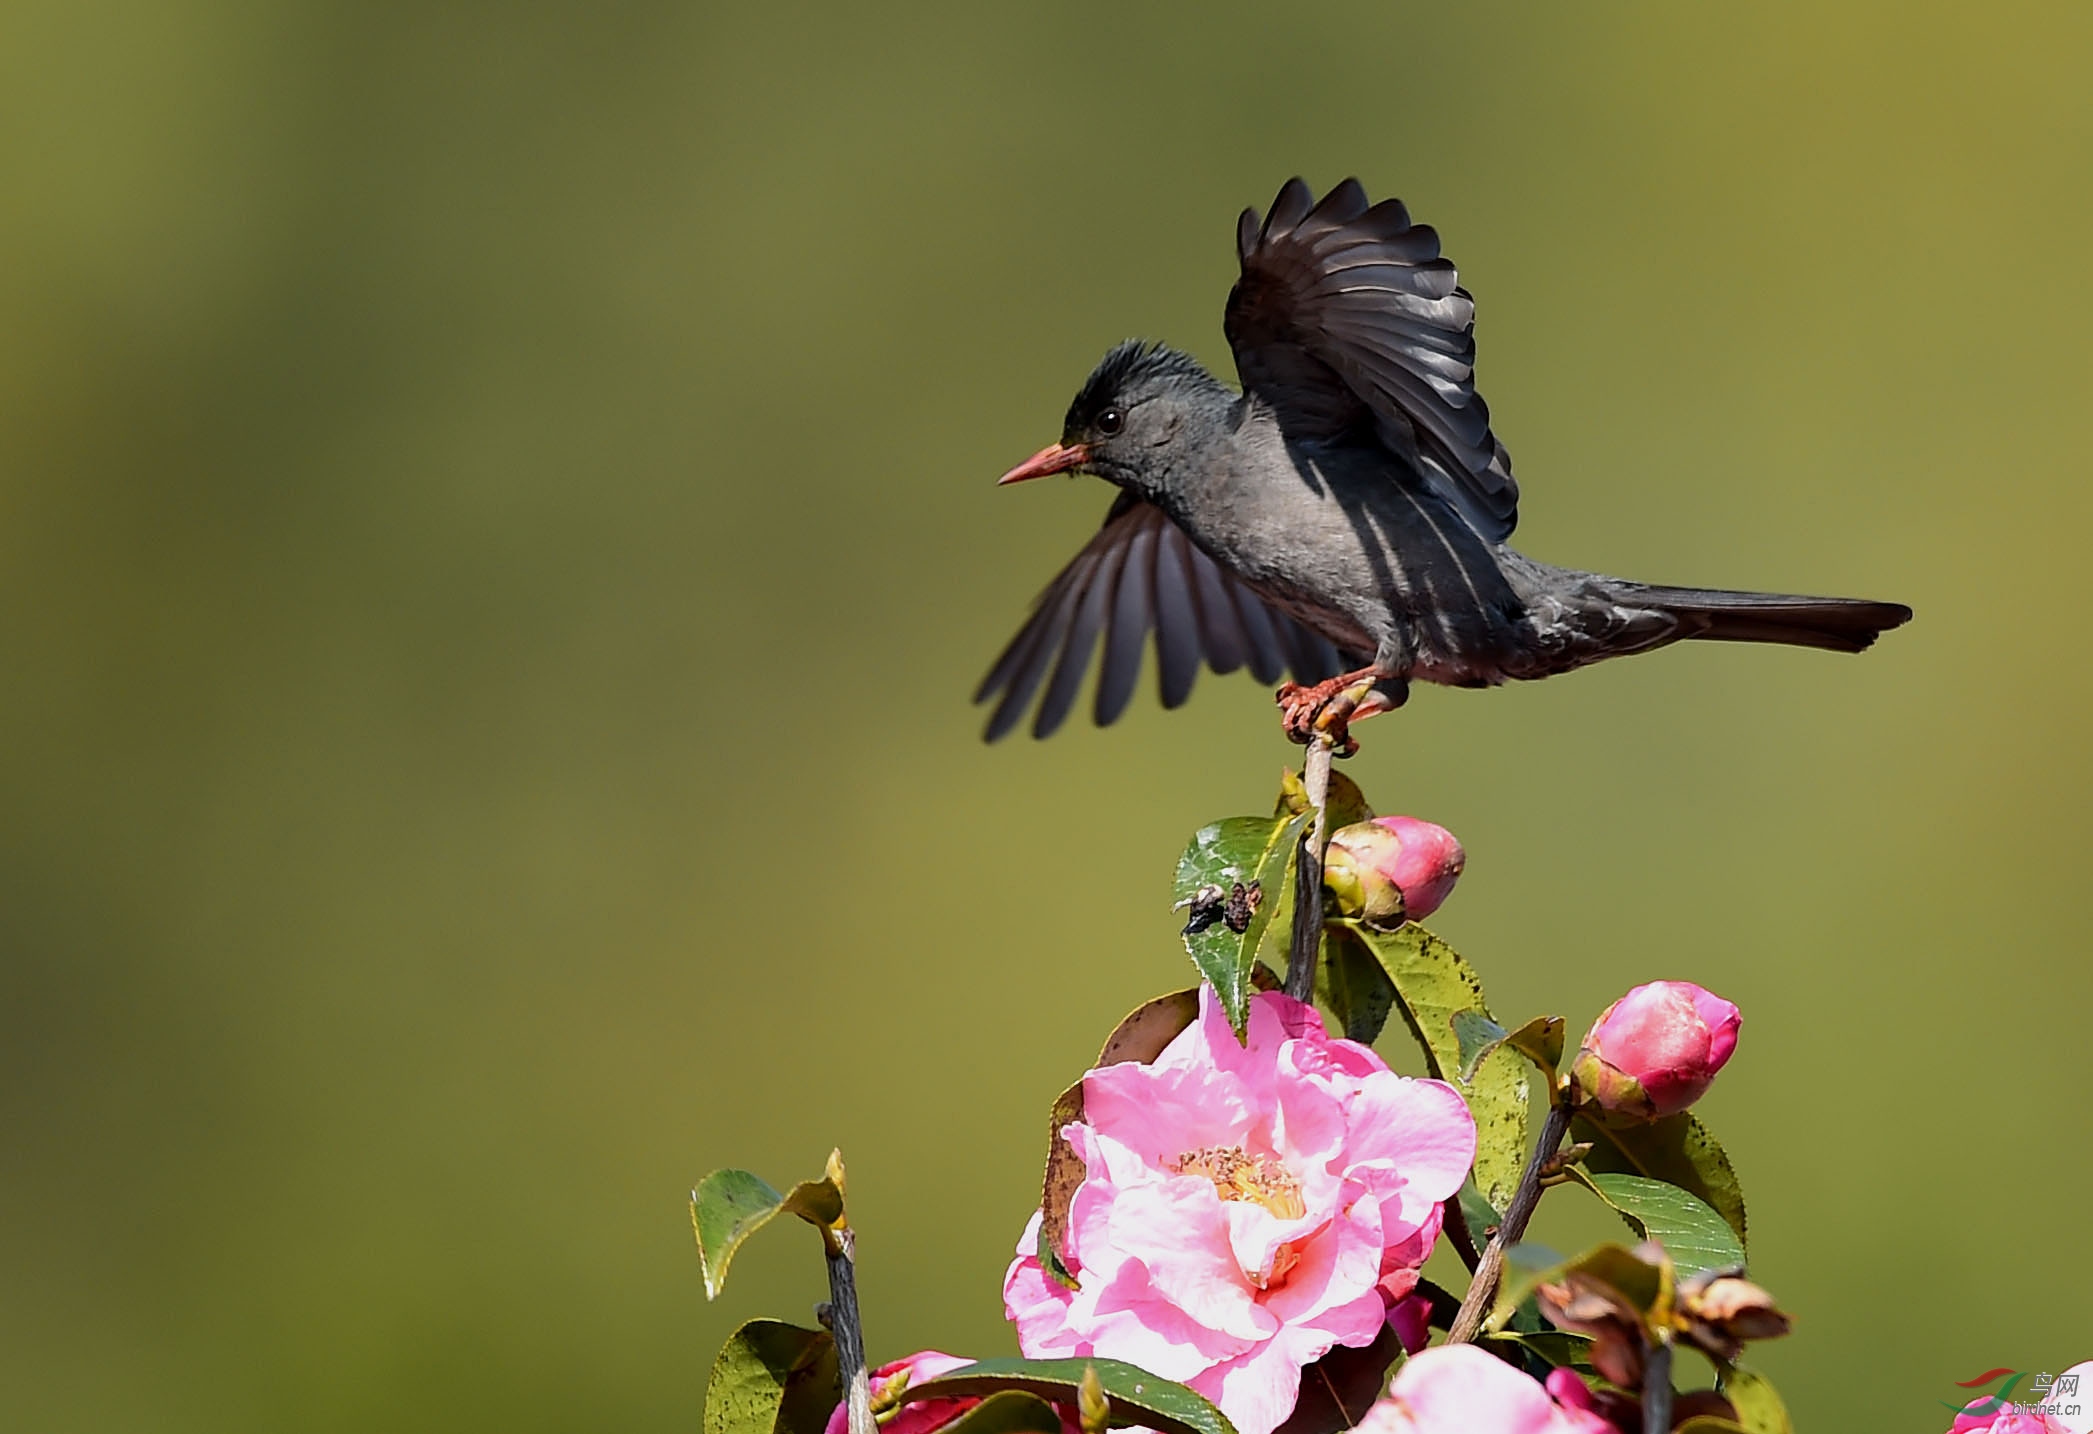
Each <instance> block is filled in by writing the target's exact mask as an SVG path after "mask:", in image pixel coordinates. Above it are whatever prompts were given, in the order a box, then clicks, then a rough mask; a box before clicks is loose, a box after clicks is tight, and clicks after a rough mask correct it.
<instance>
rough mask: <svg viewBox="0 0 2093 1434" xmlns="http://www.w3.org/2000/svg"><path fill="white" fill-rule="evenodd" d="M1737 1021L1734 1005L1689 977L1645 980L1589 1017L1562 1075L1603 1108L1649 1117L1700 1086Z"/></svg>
mask: <svg viewBox="0 0 2093 1434" xmlns="http://www.w3.org/2000/svg"><path fill="white" fill-rule="evenodd" d="M1743 1024H1744V1017H1743V1015H1742V1013H1740V1012H1739V1011H1738V1009H1737V1008H1736V1007H1735V1006H1733V1005H1731V1004H1730V1003H1729V1002H1728V1001H1725V1000H1723V999H1722V997H1720V996H1717V995H1714V994H1713V993H1711V992H1708V991H1704V990H1702V989H1701V988H1700V987H1698V986H1696V985H1694V984H1693V983H1692V982H1691V981H1652V982H1650V984H1648V985H1647V986H1637V987H1636V988H1635V989H1634V990H1632V991H1630V992H1629V993H1628V994H1627V995H1625V996H1623V997H1621V998H1620V999H1619V1000H1618V1001H1615V1002H1614V1003H1613V1004H1612V1005H1611V1006H1608V1007H1607V1008H1606V1012H1605V1014H1604V1015H1602V1016H1600V1017H1599V1019H1598V1020H1596V1021H1594V1022H1592V1028H1591V1030H1589V1031H1588V1032H1586V1033H1585V1037H1584V1046H1583V1048H1582V1049H1581V1050H1579V1051H1578V1052H1577V1059H1576V1062H1575V1063H1574V1064H1573V1065H1572V1066H1571V1067H1570V1077H1571V1079H1572V1080H1574V1081H1575V1082H1576V1083H1577V1089H1578V1091H1579V1093H1580V1094H1582V1095H1584V1096H1585V1097H1587V1098H1588V1099H1590V1100H1593V1101H1596V1102H1597V1103H1598V1104H1599V1105H1600V1106H1603V1107H1604V1108H1605V1109H1607V1110H1610V1111H1613V1112H1615V1113H1617V1114H1621V1115H1631V1116H1638V1117H1640V1118H1642V1119H1644V1120H1655V1119H1657V1118H1658V1117H1660V1116H1666V1115H1671V1114H1673V1113H1675V1112H1677V1111H1681V1110H1684V1109H1686V1107H1687V1106H1689V1105H1692V1104H1693V1103H1694V1102H1695V1101H1697V1100H1699V1099H1700V1098H1701V1097H1702V1096H1703V1095H1705V1094H1706V1093H1707V1090H1708V1087H1709V1086H1710V1085H1711V1084H1713V1082H1714V1080H1715V1073H1716V1072H1717V1071H1719V1070H1721V1069H1722V1067H1723V1062H1725V1061H1727V1060H1728V1059H1729V1058H1730V1052H1731V1051H1733V1050H1735V1049H1736V1048H1737V1030H1738V1027H1740V1026H1741V1025H1743Z"/></svg>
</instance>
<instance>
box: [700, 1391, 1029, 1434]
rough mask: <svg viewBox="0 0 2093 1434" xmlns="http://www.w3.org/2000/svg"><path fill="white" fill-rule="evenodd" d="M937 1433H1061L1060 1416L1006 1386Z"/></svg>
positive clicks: (1026, 1393)
mask: <svg viewBox="0 0 2093 1434" xmlns="http://www.w3.org/2000/svg"><path fill="white" fill-rule="evenodd" d="M706 1434H711V1431H710V1430H707V1431H706ZM938 1434H1061V1415H1060V1412H1059V1411H1058V1410H1056V1409H1055V1408H1054V1406H1053V1405H1051V1404H1049V1403H1047V1402H1046V1401H1045V1400H1044V1399H1041V1398H1040V1397H1039V1396H1038V1395H1036V1394H1033V1393H1032V1392H1030V1391H1029V1390H1024V1389H1005V1390H1003V1391H1001V1392H1000V1393H996V1394H991V1395H989V1396H988V1398H986V1399H984V1400H982V1401H981V1402H980V1403H979V1404H977V1405H975V1406H974V1407H973V1408H972V1409H969V1410H968V1411H967V1412H966V1413H964V1414H962V1415H960V1416H959V1417H958V1418H957V1419H955V1420H953V1421H952V1422H951V1423H949V1424H943V1425H940V1426H938Z"/></svg>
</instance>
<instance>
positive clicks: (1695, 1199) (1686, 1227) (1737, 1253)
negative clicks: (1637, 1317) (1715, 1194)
mask: <svg viewBox="0 0 2093 1434" xmlns="http://www.w3.org/2000/svg"><path fill="white" fill-rule="evenodd" d="M1569 1175H1570V1178H1571V1179H1573V1180H1575V1181H1576V1182H1577V1183H1578V1184H1580V1185H1582V1186H1583V1187H1584V1188H1585V1189H1587V1190H1589V1191H1591V1192H1592V1193H1593V1194H1594V1195H1596V1196H1598V1197H1599V1198H1600V1199H1601V1200H1603V1201H1605V1202H1606V1203H1607V1204H1608V1205H1609V1206H1611V1207H1612V1208H1613V1211H1614V1213H1615V1214H1617V1215H1619V1216H1620V1217H1621V1218H1622V1219H1623V1220H1625V1221H1627V1222H1628V1227H1629V1228H1630V1229H1632V1230H1634V1231H1635V1233H1636V1234H1638V1235H1640V1236H1642V1237H1643V1238H1644V1239H1646V1240H1655V1241H1656V1242H1657V1243H1658V1244H1660V1245H1662V1246H1664V1252H1665V1253H1666V1254H1668V1255H1670V1256H1671V1259H1672V1264H1673V1265H1674V1266H1676V1267H1677V1269H1678V1272H1679V1274H1680V1276H1681V1277H1682V1278H1683V1277H1685V1276H1688V1275H1696V1274H1699V1273H1700V1272H1701V1271H1702V1270H1727V1269H1734V1268H1736V1267H1737V1266H1739V1265H1742V1264H1743V1263H1744V1246H1743V1245H1741V1244H1739V1243H1738V1242H1737V1232H1736V1231H1734V1230H1732V1229H1731V1228H1730V1226H1729V1222H1728V1221H1726V1220H1724V1219H1723V1218H1722V1216H1721V1215H1720V1214H1718V1213H1717V1212H1716V1211H1715V1210H1714V1209H1713V1208H1712V1207H1711V1206H1710V1205H1709V1204H1708V1202H1707V1201H1705V1200H1703V1199H1701V1198H1700V1197H1699V1196H1698V1195H1694V1194H1692V1193H1690V1192H1688V1191H1685V1190H1681V1189H1680V1188H1679V1187H1678V1186H1676V1185H1673V1184H1671V1183H1669V1182H1668V1181H1664V1180H1652V1179H1650V1178H1649V1177H1648V1176H1646V1175H1624V1174H1621V1173H1620V1172H1618V1171H1600V1172H1596V1173H1595V1172H1591V1171H1586V1170H1582V1169H1579V1168H1578V1167H1577V1166H1574V1165H1573V1166H1571V1167H1570V1168H1569Z"/></svg>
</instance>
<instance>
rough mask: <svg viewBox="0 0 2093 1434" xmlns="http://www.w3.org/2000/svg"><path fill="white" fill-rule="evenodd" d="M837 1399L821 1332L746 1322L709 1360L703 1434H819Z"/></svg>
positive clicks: (828, 1347)
mask: <svg viewBox="0 0 2093 1434" xmlns="http://www.w3.org/2000/svg"><path fill="white" fill-rule="evenodd" d="M839 1397H840V1395H839V1391H838V1388H837V1380H836V1345H835V1341H834V1340H833V1339H831V1338H830V1337H829V1335H828V1333H827V1331H825V1330H818V1329H800V1328H799V1327H798V1326H796V1325H789V1324H785V1323H784V1322H782V1321H780V1320H774V1319H757V1320H750V1321H749V1322H748V1323H747V1324H745V1325H743V1326H742V1327H741V1328H740V1329H737V1330H735V1331H734V1333H733V1334H731V1335H729V1336H727V1342H726V1344H725V1345H723V1346H722V1347H721V1348H720V1352H719V1355H718V1357H717V1358H715V1359H714V1360H713V1361H712V1377H711V1379H710V1380H709V1381H708V1382H707V1384H706V1386H705V1434H820V1431H821V1430H822V1429H823V1428H824V1427H826V1425H827V1423H828V1417H829V1414H830V1412H831V1411H832V1410H834V1409H835V1407H836V1401H837V1399H838V1398H839Z"/></svg>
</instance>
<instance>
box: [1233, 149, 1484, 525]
mask: <svg viewBox="0 0 2093 1434" xmlns="http://www.w3.org/2000/svg"><path fill="white" fill-rule="evenodd" d="M1236 247H1237V252H1238V255H1239V257H1240V258H1241V260H1242V276H1241V277H1240V278H1239V279H1238V280H1237V281H1236V285H1235V288H1234V289H1233V290H1232V291H1231V292H1230V293H1229V296H1228V312H1227V319H1226V327H1227V331H1228V342H1229V344H1230V346H1231V347H1233V348H1234V350H1235V357H1236V368H1237V371H1238V372H1239V373H1240V374H1241V376H1242V380H1243V388H1244V389H1245V391H1246V392H1249V393H1251V394H1252V395H1254V396H1255V397H1257V398H1259V399H1261V400H1263V401H1264V402H1265V403H1267V404H1269V405H1270V406H1271V407H1272V409H1273V410H1274V411H1275V412H1276V413H1277V414H1278V415H1279V420H1280V425H1281V427H1283V428H1285V429H1286V430H1287V432H1288V433H1289V434H1290V435H1292V436H1296V437H1300V438H1306V439H1311V440H1313V439H1318V438H1323V439H1334V438H1337V437H1339V436H1341V435H1344V434H1346V433H1348V432H1351V431H1355V430H1357V429H1359V428H1360V427H1361V426H1362V425H1363V424H1367V423H1370V424H1371V426H1372V428H1373V429H1374V431H1375V432H1376V433H1378V434H1379V436H1380V438H1381V441H1382V442H1383V443H1384V444H1386V445H1387V446H1388V447H1389V449H1390V450H1391V451H1392V452H1394V453H1396V454H1397V455H1398V456H1400V457H1402V458H1404V459H1408V460H1412V462H1411V464H1410V467H1411V470H1412V471H1414V473H1415V477H1416V481H1419V482H1422V483H1425V484H1427V485H1429V486H1432V487H1434V488H1437V489H1439V490H1440V492H1441V494H1442V495H1443V496H1444V497H1446V498H1448V499H1450V500H1452V501H1453V502H1454V503H1455V504H1456V505H1457V506H1458V507H1459V508H1460V510H1461V512H1462V513H1463V514H1464V515H1465V516H1466V517H1467V519H1468V521H1469V522H1470V523H1471V524H1472V525H1473V526H1474V527H1475V529H1476V530H1477V531H1478V532H1479V533H1481V534H1482V535H1483V536H1484V537H1486V538H1488V539H1490V540H1492V541H1502V540H1503V539H1504V538H1506V537H1509V536H1510V534H1511V531H1512V529H1513V527H1514V526H1515V525H1516V524H1517V523H1518V518H1519V485H1518V483H1517V482H1516V481H1515V480H1514V479H1513V477H1512V464H1511V455H1510V454H1509V453H1507V452H1506V451H1505V447H1504V445H1503V444H1502V443H1501V442H1499V441H1498V440H1497V437H1496V435H1495V434H1494V433H1492V432H1491V430H1490V410H1489V408H1488V406H1487V405H1486V404H1484V402H1483V400H1482V396H1481V395H1480V394H1479V393H1478V392H1476V388H1475V301H1474V299H1473V298H1472V297H1471V296H1470V295H1469V294H1468V292H1467V290H1465V289H1463V288H1461V287H1460V274H1459V271H1458V270H1457V269H1456V268H1455V266H1454V264H1453V262H1452V261H1451V260H1449V259H1447V258H1446V257H1445V256H1444V255H1442V254H1441V253H1440V252H1439V235H1438V233H1437V232H1436V231H1434V230H1433V229H1432V228H1431V227H1430V226H1429V225H1424V224H1415V223H1412V222H1411V219H1410V212H1409V210H1408V209H1406V208H1405V207H1404V206H1403V205H1402V204H1401V203H1400V202H1399V201H1396V200H1383V201H1382V202H1381V203H1379V204H1375V205H1372V206H1371V207H1369V206H1368V205H1367V203H1366V194H1365V191H1364V190H1363V189H1361V188H1360V187H1359V184H1358V181H1356V180H1351V179H1348V180H1346V181H1344V182H1343V183H1342V184H1339V185H1338V186H1337V187H1336V188H1334V189H1332V190H1331V191H1330V192H1329V193H1328V194H1326V195H1324V196H1323V198H1322V200H1321V201H1320V202H1317V201H1316V200H1315V199H1314V197H1313V194H1312V192H1311V191H1310V190H1309V188H1308V186H1307V185H1306V184H1304V183H1302V182H1301V181H1300V180H1299V179H1290V180H1288V181H1287V182H1286V184H1285V185H1284V186H1283V187H1282V188H1281V189H1280V191H1279V195H1278V197H1277V198H1275V199H1274V200H1273V201H1272V208H1271V212H1270V213H1269V214H1268V215H1267V216H1265V218H1264V219H1263V221H1262V222H1260V221H1259V219H1258V216H1257V211H1256V210H1254V209H1248V210H1245V211H1244V212H1243V216H1242V218H1241V220H1240V221H1239V222H1238V224H1237V226H1236ZM1420 458H1422V459H1426V460H1429V461H1427V462H1416V461H1415V460H1417V459H1420ZM1398 481H1400V480H1398Z"/></svg>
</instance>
